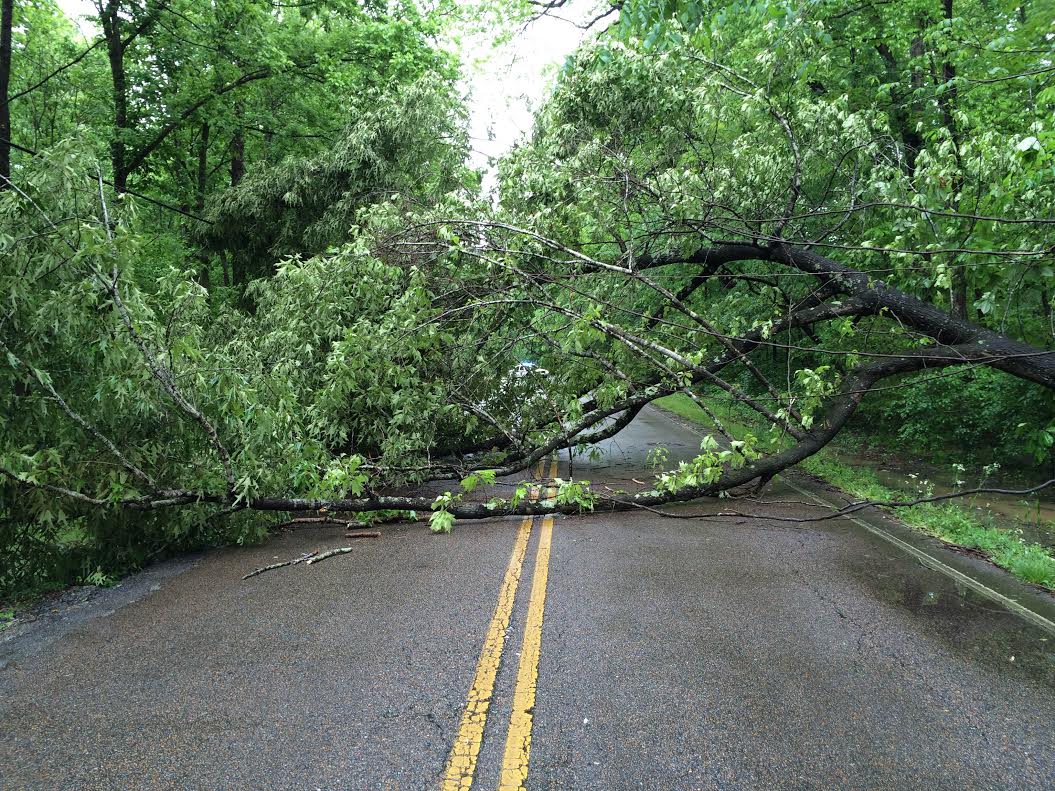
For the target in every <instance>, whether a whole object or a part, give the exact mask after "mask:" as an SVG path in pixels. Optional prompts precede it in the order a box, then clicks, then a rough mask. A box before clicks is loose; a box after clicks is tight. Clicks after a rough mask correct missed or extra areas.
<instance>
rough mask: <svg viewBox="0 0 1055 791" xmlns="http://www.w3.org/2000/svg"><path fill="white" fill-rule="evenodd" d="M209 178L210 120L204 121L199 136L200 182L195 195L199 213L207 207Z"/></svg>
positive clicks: (196, 207)
mask: <svg viewBox="0 0 1055 791" xmlns="http://www.w3.org/2000/svg"><path fill="white" fill-rule="evenodd" d="M208 179H209V122H208V121H202V125H201V137H199V138H198V184H197V190H196V194H195V197H194V208H195V209H196V210H197V212H198V214H199V215H200V214H201V213H202V210H203V209H204V208H205V187H206V183H207V181H208Z"/></svg>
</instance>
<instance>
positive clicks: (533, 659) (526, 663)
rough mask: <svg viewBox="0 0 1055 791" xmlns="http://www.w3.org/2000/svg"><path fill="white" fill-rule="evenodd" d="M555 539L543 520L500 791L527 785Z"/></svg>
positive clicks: (548, 519)
mask: <svg viewBox="0 0 1055 791" xmlns="http://www.w3.org/2000/svg"><path fill="white" fill-rule="evenodd" d="M552 539H553V517H552V516H547V517H546V518H545V519H543V520H542V530H541V532H540V533H539V541H538V551H537V553H536V555H535V575H534V577H533V579H532V581H531V600H530V602H529V603H528V614H527V623H526V625H525V626H524V644H523V646H521V650H520V667H519V668H518V669H517V685H516V689H515V690H514V692H513V714H512V716H511V717H510V719H509V733H508V735H507V736H506V748H505V755H504V756H503V758H502V776H501V779H500V780H499V783H498V788H499V791H519V789H522V788H524V784H525V783H526V782H527V774H528V759H529V758H530V753H531V726H532V724H533V722H534V711H535V688H536V687H537V685H538V663H539V654H540V652H541V649H542V615H543V611H544V610H545V607H546V582H547V580H548V579H549V553H550V545H551V543H552Z"/></svg>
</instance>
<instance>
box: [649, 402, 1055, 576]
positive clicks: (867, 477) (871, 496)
mask: <svg viewBox="0 0 1055 791" xmlns="http://www.w3.org/2000/svg"><path fill="white" fill-rule="evenodd" d="M656 405H657V406H660V407H662V408H663V409H666V410H669V411H670V412H673V413H674V414H676V415H678V416H679V417H682V418H685V419H687V420H691V421H693V422H695V423H700V424H701V425H704V426H710V425H711V422H710V420H709V418H708V417H707V415H706V414H705V413H704V412H703V411H702V410H701V409H700V408H699V407H698V406H696V404H695V403H693V401H692V399H690V398H689V397H688V396H685V395H682V394H681V393H677V394H675V395H671V396H666V397H664V398H660V399H658V400H657V401H656ZM708 406H709V407H711V406H712V405H711V404H708ZM715 413H716V414H717V415H718V418H719V420H721V421H722V423H723V424H724V425H725V427H726V428H727V429H728V430H729V431H730V432H732V433H733V434H734V435H737V434H744V433H752V434H754V435H755V436H757V437H764V436H765V434H766V433H768V432H766V431H765V427H759V426H753V425H751V421H750V418H749V416H743V415H740V414H737V413H736V412H733V411H732V410H730V409H728V408H721V407H719V408H718V409H715ZM799 466H800V468H801V469H803V470H804V471H806V472H808V473H811V474H812V475H816V476H817V477H818V478H822V479H823V480H825V481H827V482H828V483H830V484H831V485H832V486H835V487H837V488H839V489H841V490H842V491H844V492H846V493H847V494H849V495H850V496H851V497H854V498H857V499H862V500H903V499H913V498H914V497H918V496H919V492H911V491H908V490H903V489H894V488H890V487H889V486H885V485H883V484H882V483H880V481H879V479H878V477H877V476H876V474H875V472H874V471H872V470H871V469H869V468H867V467H859V466H850V465H848V464H844V463H842V462H840V461H838V460H837V459H836V458H835V456H834V455H833V454H832V453H830V452H829V451H827V450H822V451H821V452H819V453H817V454H816V455H814V456H811V457H810V458H809V459H807V460H806V461H804V462H803V463H802V464H800V465H799ZM892 511H893V512H895V513H896V516H897V518H898V519H900V520H901V521H902V522H904V523H905V524H907V525H909V526H911V527H914V528H916V529H917V530H920V531H921V532H924V533H926V534H928V535H931V536H934V537H935V538H938V539H940V540H941V541H944V542H946V543H947V544H952V545H955V546H959V547H964V548H966V549H971V550H974V551H976V552H979V553H981V554H982V555H984V556H985V557H986V558H988V559H989V560H990V561H991V562H992V563H994V564H995V565H997V566H999V567H1001V568H1003V569H1006V570H1007V571H1009V572H1011V574H1013V575H1014V576H1016V577H1018V578H1019V579H1022V580H1025V581H1026V582H1031V583H1033V584H1036V585H1041V586H1043V587H1045V588H1048V589H1049V590H1055V556H1053V555H1052V553H1051V551H1049V550H1048V549H1047V548H1046V547H1043V546H1041V545H1040V544H1033V543H1029V542H1027V541H1025V540H1023V538H1022V535H1021V532H1020V531H1018V530H1016V529H1014V528H1005V527H999V526H997V525H996V524H995V521H994V520H993V519H992V518H988V517H986V516H984V515H981V514H978V513H976V512H975V511H973V510H970V509H969V508H965V507H963V506H962V505H959V504H957V503H956V502H950V503H926V504H923V505H916V506H912V507H910V508H898V509H892Z"/></svg>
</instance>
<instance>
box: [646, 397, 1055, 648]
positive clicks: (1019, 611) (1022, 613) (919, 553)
mask: <svg viewBox="0 0 1055 791" xmlns="http://www.w3.org/2000/svg"><path fill="white" fill-rule="evenodd" d="M664 417H666V418H667V419H668V420H670V422H671V423H674V424H675V425H681V424H679V423H677V422H676V421H674V420H673V419H671V418H670V417H668V416H667V415H664ZM685 428H687V429H688V430H689V431H691V432H692V433H694V434H696V435H697V436H705V435H704V434H703V433H702V432H700V431H697V430H696V429H694V428H692V427H689V426H685ZM778 477H779V478H780V479H781V480H782V481H783V482H784V483H786V484H787V485H788V486H790V487H791V488H792V489H794V490H795V491H796V492H798V493H799V494H804V495H806V496H807V497H809V498H811V499H813V500H815V501H816V502H818V503H820V504H821V505H823V506H825V507H827V508H832V509H834V510H836V511H838V510H839V508H838V506H836V505H834V504H833V503H829V502H828V501H827V500H825V499H824V498H822V497H818V496H817V495H815V494H814V493H813V492H811V491H808V490H806V489H803V488H802V487H801V486H799V485H797V484H795V483H792V482H791V481H789V480H788V479H787V477H786V476H783V475H781V476H778ZM760 518H763V519H764V518H765V517H760ZM842 518H843V519H848V520H849V521H851V522H853V523H854V524H856V525H859V526H861V527H863V528H864V529H865V530H867V531H868V532H869V533H872V534H873V535H876V536H879V537H880V538H882V539H883V540H884V541H888V542H890V543H891V544H893V545H894V546H896V547H897V548H898V549H900V550H902V551H904V552H907V553H908V554H909V555H912V557H914V558H916V559H917V560H918V561H920V562H921V563H923V565H925V566H927V567H929V568H931V569H934V571H937V572H939V573H941V574H944V575H945V576H946V577H949V578H950V579H952V580H954V581H955V582H959V583H960V584H962V585H966V586H967V587H968V588H970V589H971V590H973V591H975V592H976V593H979V594H981V595H982V596H985V597H986V598H987V599H991V600H992V601H995V602H996V603H997V604H1000V605H1003V606H1004V607H1006V608H1007V609H1008V610H1010V611H1011V612H1013V613H1014V614H1015V615H1018V616H1019V617H1021V618H1024V619H1025V620H1027V621H1029V622H1030V623H1032V624H1033V625H1034V626H1039V627H1040V628H1041V629H1043V630H1044V631H1045V632H1047V633H1048V634H1050V635H1055V622H1053V621H1050V620H1048V619H1047V618H1045V617H1044V616H1043V615H1041V614H1040V613H1038V612H1034V611H1033V610H1031V609H1029V607H1026V606H1025V605H1024V604H1021V603H1020V602H1017V601H1015V600H1014V599H1012V598H1010V597H1009V596H1005V595H1004V594H1002V593H1000V592H999V591H995V590H993V589H992V588H990V587H989V586H988V585H985V584H984V583H981V582H979V581H978V580H976V579H975V578H974V577H969V576H968V575H966V574H964V573H963V572H962V571H958V570H957V569H954V568H953V567H952V566H949V565H947V564H945V563H942V562H941V561H940V560H938V559H937V558H936V557H934V556H933V555H931V554H929V553H927V552H924V551H923V550H922V549H920V548H919V547H915V546H913V545H912V544H910V543H908V542H907V541H905V540H903V539H900V538H898V537H897V536H895V535H894V534H893V533H888V532H887V531H886V530H884V529H883V528H881V527H878V526H876V525H870V524H869V523H868V522H865V521H864V520H862V519H858V518H857V517H855V516H850V515H845V516H843V517H842Z"/></svg>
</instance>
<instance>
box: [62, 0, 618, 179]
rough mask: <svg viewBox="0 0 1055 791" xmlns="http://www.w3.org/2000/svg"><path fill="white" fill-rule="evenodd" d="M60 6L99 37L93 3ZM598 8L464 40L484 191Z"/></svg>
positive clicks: (576, 1) (588, 4) (587, 2)
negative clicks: (495, 40)
mask: <svg viewBox="0 0 1055 791" xmlns="http://www.w3.org/2000/svg"><path fill="white" fill-rule="evenodd" d="M58 4H59V7H61V8H62V10H63V12H64V13H65V14H66V16H68V17H69V18H70V19H72V20H73V21H74V22H76V23H78V26H79V27H80V29H81V32H82V33H83V34H84V35H85V36H89V37H94V36H95V35H96V32H95V31H96V28H95V26H94V25H93V24H92V23H91V22H90V21H84V20H82V19H81V17H83V16H84V15H86V14H92V13H93V12H94V5H93V3H92V1H91V0H58ZM597 5H598V0H572V2H571V3H569V5H568V8H566V9H564V10H563V11H562V18H559V19H558V18H554V17H544V18H542V19H540V20H538V21H536V22H533V23H532V24H530V25H528V26H527V27H526V29H524V30H523V31H522V32H521V33H520V34H519V35H517V36H515V37H514V38H513V40H512V41H510V42H509V43H508V44H506V45H504V46H502V47H499V48H494V47H492V46H491V42H489V41H487V40H485V39H483V38H480V37H477V38H469V39H467V40H466V41H465V43H464V45H463V46H462V59H463V62H464V63H465V67H466V68H465V71H466V74H467V80H466V83H467V84H466V90H467V92H468V94H469V97H470V101H469V109H470V119H471V120H470V127H469V131H470V135H471V138H472V147H473V153H472V159H471V162H472V164H473V166H474V167H478V168H482V169H484V170H485V171H488V176H487V177H486V178H485V180H484V184H485V187H490V186H493V184H494V176H493V173H490V168H489V166H488V163H489V162H490V160H491V159H493V158H495V157H498V156H500V155H502V154H504V153H506V152H507V151H509V150H510V149H511V148H512V147H513V145H514V144H515V143H516V142H517V141H518V140H519V139H520V138H521V137H522V136H524V135H525V134H529V133H530V131H531V117H532V113H533V112H534V110H536V109H537V108H538V106H539V105H540V104H541V102H542V100H543V99H544V97H545V95H546V92H547V91H548V89H549V87H550V86H551V85H552V82H553V78H554V77H555V75H556V71H557V69H558V68H559V67H560V64H562V63H563V62H564V59H565V58H566V57H567V56H568V55H569V54H570V53H571V52H572V51H573V50H574V49H575V48H576V47H577V46H578V45H579V43H580V42H581V41H582V39H583V37H584V36H585V35H586V32H585V31H583V30H582V29H581V28H579V27H577V26H576V24H575V23H576V22H578V23H582V22H584V21H586V20H587V19H588V18H589V17H590V12H591V11H592V10H593V9H594V8H596V7H597Z"/></svg>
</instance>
